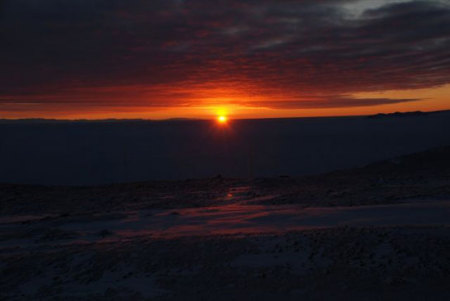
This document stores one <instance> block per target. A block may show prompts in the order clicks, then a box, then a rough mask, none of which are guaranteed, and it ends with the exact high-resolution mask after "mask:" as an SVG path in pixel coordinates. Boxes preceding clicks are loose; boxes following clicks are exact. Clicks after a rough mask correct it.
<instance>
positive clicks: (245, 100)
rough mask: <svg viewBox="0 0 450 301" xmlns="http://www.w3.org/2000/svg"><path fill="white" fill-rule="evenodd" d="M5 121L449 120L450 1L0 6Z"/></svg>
mask: <svg viewBox="0 0 450 301" xmlns="http://www.w3.org/2000/svg"><path fill="white" fill-rule="evenodd" d="M0 41H1V47H0V118H57V119H103V118H149V119H165V118H210V117H212V116H215V115H217V114H225V115H229V116H230V117H231V118H268V117H269V118H272V117H302V116H341V115H366V114H375V113H379V112H383V113H387V112H394V111H415V110H422V111H434V110H445V109H450V103H449V100H450V99H449V96H450V50H449V49H450V1H448V0H426V1H415V0H392V1H389V0H258V1H257V0H239V1H238V0H227V1H225V0H214V1H211V0H152V1H144V0H0Z"/></svg>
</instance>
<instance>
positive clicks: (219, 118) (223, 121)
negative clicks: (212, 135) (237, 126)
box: [217, 115, 228, 123]
mask: <svg viewBox="0 0 450 301" xmlns="http://www.w3.org/2000/svg"><path fill="white" fill-rule="evenodd" d="M227 121H228V118H227V116H224V115H220V116H218V117H217V122H219V123H227Z"/></svg>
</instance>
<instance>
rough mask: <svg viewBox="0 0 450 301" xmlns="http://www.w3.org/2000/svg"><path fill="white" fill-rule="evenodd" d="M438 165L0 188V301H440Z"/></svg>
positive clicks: (444, 205)
mask: <svg viewBox="0 0 450 301" xmlns="http://www.w3.org/2000/svg"><path fill="white" fill-rule="evenodd" d="M449 157H450V147H444V148H438V149H433V150H430V151H427V152H423V153H419V154H413V155H410V156H404V157H400V158H395V159H391V160H388V161H383V162H378V163H374V164H371V165H369V166H366V167H364V168H359V169H352V170H343V171H336V172H333V173H330V174H324V175H316V176H308V177H299V178H292V177H276V178H261V179H251V180H249V179H227V178H222V177H215V178H210V179H197V180H184V181H173V182H171V181H159V182H143V183H129V184H117V185H107V186H94V187H64V186H62V187H54V186H50V187H45V186H28V185H13V184H0V279H1V281H0V300H274V299H279V300H299V299H302V300H330V299H332V300H450V287H449V286H448V283H449V281H450V256H449V250H450V161H449V160H448V158H449Z"/></svg>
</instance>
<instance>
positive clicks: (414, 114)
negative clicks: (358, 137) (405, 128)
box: [367, 110, 450, 119]
mask: <svg viewBox="0 0 450 301" xmlns="http://www.w3.org/2000/svg"><path fill="white" fill-rule="evenodd" d="M443 112H450V111H448V110H446V111H434V112H422V111H414V112H394V113H379V114H375V115H369V116H367V118H372V119H381V118H396V117H417V116H425V115H431V114H436V113H443Z"/></svg>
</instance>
